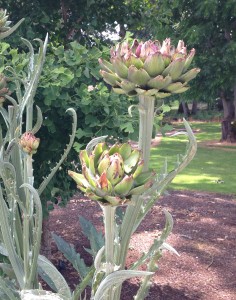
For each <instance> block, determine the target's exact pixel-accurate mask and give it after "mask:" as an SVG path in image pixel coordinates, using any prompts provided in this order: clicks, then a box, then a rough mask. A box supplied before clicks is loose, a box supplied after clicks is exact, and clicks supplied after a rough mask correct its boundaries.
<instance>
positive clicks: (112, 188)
mask: <svg viewBox="0 0 236 300" xmlns="http://www.w3.org/2000/svg"><path fill="white" fill-rule="evenodd" d="M85 151H86V150H82V151H81V153H80V156H79V157H80V161H81V164H82V173H76V172H73V171H69V172H68V174H69V175H70V176H71V177H72V178H73V179H74V181H75V182H76V183H77V187H78V188H79V189H80V190H81V191H82V192H84V193H85V195H86V196H87V197H89V198H90V199H91V200H96V201H99V202H100V203H102V204H103V205H112V206H116V205H122V204H124V203H126V202H128V201H130V199H131V197H132V195H134V194H135V195H137V194H138V192H139V191H140V194H142V193H144V192H145V191H146V190H147V189H149V188H150V186H151V185H152V183H153V182H154V180H155V176H154V175H155V174H154V173H152V172H145V173H144V175H143V173H142V171H143V166H144V161H143V159H142V153H141V151H140V150H137V149H134V148H132V146H131V145H130V144H129V143H124V144H118V143H116V144H114V145H112V146H109V145H107V144H105V143H99V144H97V145H96V146H95V148H94V150H93V151H92V152H91V153H90V154H89V155H88V154H85ZM151 175H152V176H151Z"/></svg>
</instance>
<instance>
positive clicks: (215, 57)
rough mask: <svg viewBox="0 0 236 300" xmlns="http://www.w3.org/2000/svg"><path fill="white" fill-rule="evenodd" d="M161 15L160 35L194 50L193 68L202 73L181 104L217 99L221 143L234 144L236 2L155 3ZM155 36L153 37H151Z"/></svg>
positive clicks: (190, 0)
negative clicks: (163, 17) (221, 112)
mask: <svg viewBox="0 0 236 300" xmlns="http://www.w3.org/2000/svg"><path fill="white" fill-rule="evenodd" d="M158 6H159V7H160V12H161V11H165V9H166V10H167V11H168V12H169V16H168V18H167V21H166V22H165V23H163V22H162V21H161V22H162V25H161V27H160V26H159V27H156V28H153V32H154V31H155V30H156V31H157V32H158V30H157V29H158V28H159V29H161V30H162V34H163V33H164V34H166V35H171V36H174V37H175V38H176V39H183V40H184V41H185V42H186V43H187V44H188V45H191V47H194V48H195V49H196V53H197V54H196V57H195V64H196V66H198V67H200V68H201V70H202V71H201V73H200V74H199V76H198V77H197V78H196V79H195V81H194V82H193V83H192V85H191V86H192V88H191V89H190V90H189V92H187V93H186V94H185V95H184V100H186V99H195V100H198V101H203V100H205V101H209V99H215V100H216V99H217V98H220V99H221V101H222V103H223V108H224V118H223V121H222V140H223V141H224V140H230V141H235V140H236V136H235V134H234V133H233V128H234V124H235V122H236V78H235V74H236V60H235V57H236V32H235V29H236V2H235V1H234V0H224V1H223V0H211V1H204V0H200V1H194V0H174V1H170V0H169V1H164V0H160V1H158ZM153 34H154V33H153ZM181 97H182V96H181Z"/></svg>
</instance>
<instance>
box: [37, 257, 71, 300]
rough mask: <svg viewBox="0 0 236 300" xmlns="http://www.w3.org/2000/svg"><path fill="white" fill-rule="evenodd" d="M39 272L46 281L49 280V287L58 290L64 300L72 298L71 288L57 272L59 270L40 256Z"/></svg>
mask: <svg viewBox="0 0 236 300" xmlns="http://www.w3.org/2000/svg"><path fill="white" fill-rule="evenodd" d="M38 272H39V275H40V276H41V277H42V278H43V279H45V278H49V279H50V282H48V281H47V283H48V284H49V286H51V285H52V286H53V287H55V289H56V292H57V293H58V294H59V295H60V297H62V299H65V300H68V299H70V298H71V292H70V288H69V286H68V284H67V282H66V280H65V278H64V277H63V276H62V275H61V273H60V272H59V271H58V270H57V268H56V267H55V266H54V265H53V264H52V263H51V262H50V261H49V260H48V259H47V258H46V257H44V256H42V255H39V257H38Z"/></svg>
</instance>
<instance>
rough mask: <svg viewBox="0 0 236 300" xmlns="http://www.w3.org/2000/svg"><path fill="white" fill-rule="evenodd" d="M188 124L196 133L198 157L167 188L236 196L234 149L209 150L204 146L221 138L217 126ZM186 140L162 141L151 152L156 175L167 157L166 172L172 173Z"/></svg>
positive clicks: (235, 152)
mask: <svg viewBox="0 0 236 300" xmlns="http://www.w3.org/2000/svg"><path fill="white" fill-rule="evenodd" d="M190 125H191V127H192V129H194V130H197V133H196V138H197V141H198V150H197V154H196V156H195V158H194V159H193V160H192V161H191V163H190V164H189V165H188V166H187V168H186V169H185V170H183V171H182V172H181V173H180V174H179V175H177V177H176V178H175V179H174V180H173V182H172V183H171V185H170V188H172V189H184V190H199V191H208V192H218V193H225V194H235V195H236V146H225V147H209V146H206V145H205V144H204V143H205V142H207V141H211V140H219V139H220V124H219V123H193V124H191V123H190ZM178 127H180V125H178ZM183 127H184V126H182V125H181V128H183ZM186 141H187V139H186V137H185V136H182V135H181V136H175V137H164V138H162V140H161V144H160V145H159V146H157V147H156V148H154V149H152V152H151V162H150V166H151V168H152V169H155V170H156V171H157V172H159V170H160V169H161V165H162V162H163V160H164V159H165V158H167V160H168V166H169V170H172V169H173V168H174V164H175V161H176V156H177V154H181V153H184V151H185V146H186Z"/></svg>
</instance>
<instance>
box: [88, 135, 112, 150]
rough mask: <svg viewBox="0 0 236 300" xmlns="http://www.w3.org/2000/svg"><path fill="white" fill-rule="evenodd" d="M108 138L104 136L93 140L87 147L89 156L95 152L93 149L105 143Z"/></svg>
mask: <svg viewBox="0 0 236 300" xmlns="http://www.w3.org/2000/svg"><path fill="white" fill-rule="evenodd" d="M106 138H107V135H103V136H99V137H97V138H94V139H92V140H91V141H90V142H89V143H88V145H87V147H86V151H87V152H88V155H90V154H91V152H92V151H93V148H94V147H95V146H96V145H97V144H98V143H101V142H103V141H105V139H106Z"/></svg>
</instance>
